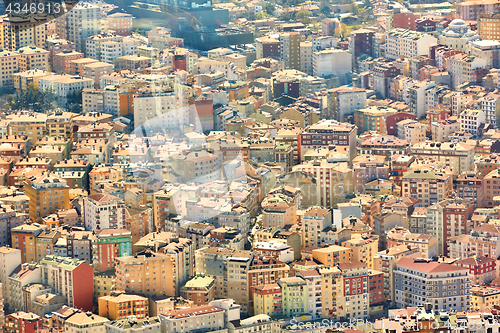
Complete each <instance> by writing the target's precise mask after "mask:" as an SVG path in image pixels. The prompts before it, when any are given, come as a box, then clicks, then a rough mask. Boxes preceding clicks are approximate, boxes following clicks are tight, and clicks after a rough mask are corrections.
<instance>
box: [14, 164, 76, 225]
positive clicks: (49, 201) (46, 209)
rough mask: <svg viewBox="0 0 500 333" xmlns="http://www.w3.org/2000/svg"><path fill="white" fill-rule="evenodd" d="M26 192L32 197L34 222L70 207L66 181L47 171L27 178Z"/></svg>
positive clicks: (31, 204) (31, 212) (31, 213)
mask: <svg viewBox="0 0 500 333" xmlns="http://www.w3.org/2000/svg"><path fill="white" fill-rule="evenodd" d="M24 193H25V194H26V195H27V196H28V197H29V198H30V219H31V221H34V222H41V221H42V218H43V217H45V216H47V215H50V214H53V213H55V212H57V211H58V210H59V209H69V208H70V203H69V187H68V186H67V185H66V181H65V180H64V179H62V178H59V177H57V176H55V175H53V174H49V173H47V172H45V173H44V174H42V175H41V176H38V177H32V178H30V179H28V180H26V181H25V182H24Z"/></svg>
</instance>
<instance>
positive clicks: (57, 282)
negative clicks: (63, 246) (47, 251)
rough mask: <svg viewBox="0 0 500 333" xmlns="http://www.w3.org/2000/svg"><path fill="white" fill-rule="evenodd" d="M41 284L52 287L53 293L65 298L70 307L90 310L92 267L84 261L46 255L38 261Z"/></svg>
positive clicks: (92, 287) (92, 282) (92, 284)
mask: <svg viewBox="0 0 500 333" xmlns="http://www.w3.org/2000/svg"><path fill="white" fill-rule="evenodd" d="M40 269H41V275H42V284H45V285H49V286H51V287H52V291H53V292H54V293H55V294H61V295H62V296H64V297H65V298H66V304H68V305H69V306H71V307H75V308H78V309H83V310H84V311H92V309H93V300H92V298H93V294H94V269H93V268H92V266H90V265H89V264H87V263H86V262H85V261H83V260H80V259H70V258H66V257H56V256H47V257H45V259H44V260H42V261H40Z"/></svg>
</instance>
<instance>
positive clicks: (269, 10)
mask: <svg viewBox="0 0 500 333" xmlns="http://www.w3.org/2000/svg"><path fill="white" fill-rule="evenodd" d="M264 10H265V11H266V13H267V14H268V15H274V11H275V10H276V7H274V5H273V4H272V3H266V4H265V5H264Z"/></svg>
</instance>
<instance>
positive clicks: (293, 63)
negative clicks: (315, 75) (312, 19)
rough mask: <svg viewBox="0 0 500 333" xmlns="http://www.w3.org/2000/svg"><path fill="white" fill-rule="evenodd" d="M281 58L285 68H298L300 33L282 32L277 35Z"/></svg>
mask: <svg viewBox="0 0 500 333" xmlns="http://www.w3.org/2000/svg"><path fill="white" fill-rule="evenodd" d="M279 42H280V44H279V45H280V51H281V60H282V61H283V62H284V64H285V68H286V69H297V70H300V42H301V35H300V34H299V33H298V32H295V31H294V32H283V33H281V34H280V37H279Z"/></svg>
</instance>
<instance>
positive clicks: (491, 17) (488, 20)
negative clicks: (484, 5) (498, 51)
mask: <svg viewBox="0 0 500 333" xmlns="http://www.w3.org/2000/svg"><path fill="white" fill-rule="evenodd" d="M478 29H479V36H481V39H483V40H496V41H498V40H500V14H498V13H495V14H482V15H481V18H480V19H479V21H478Z"/></svg>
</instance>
